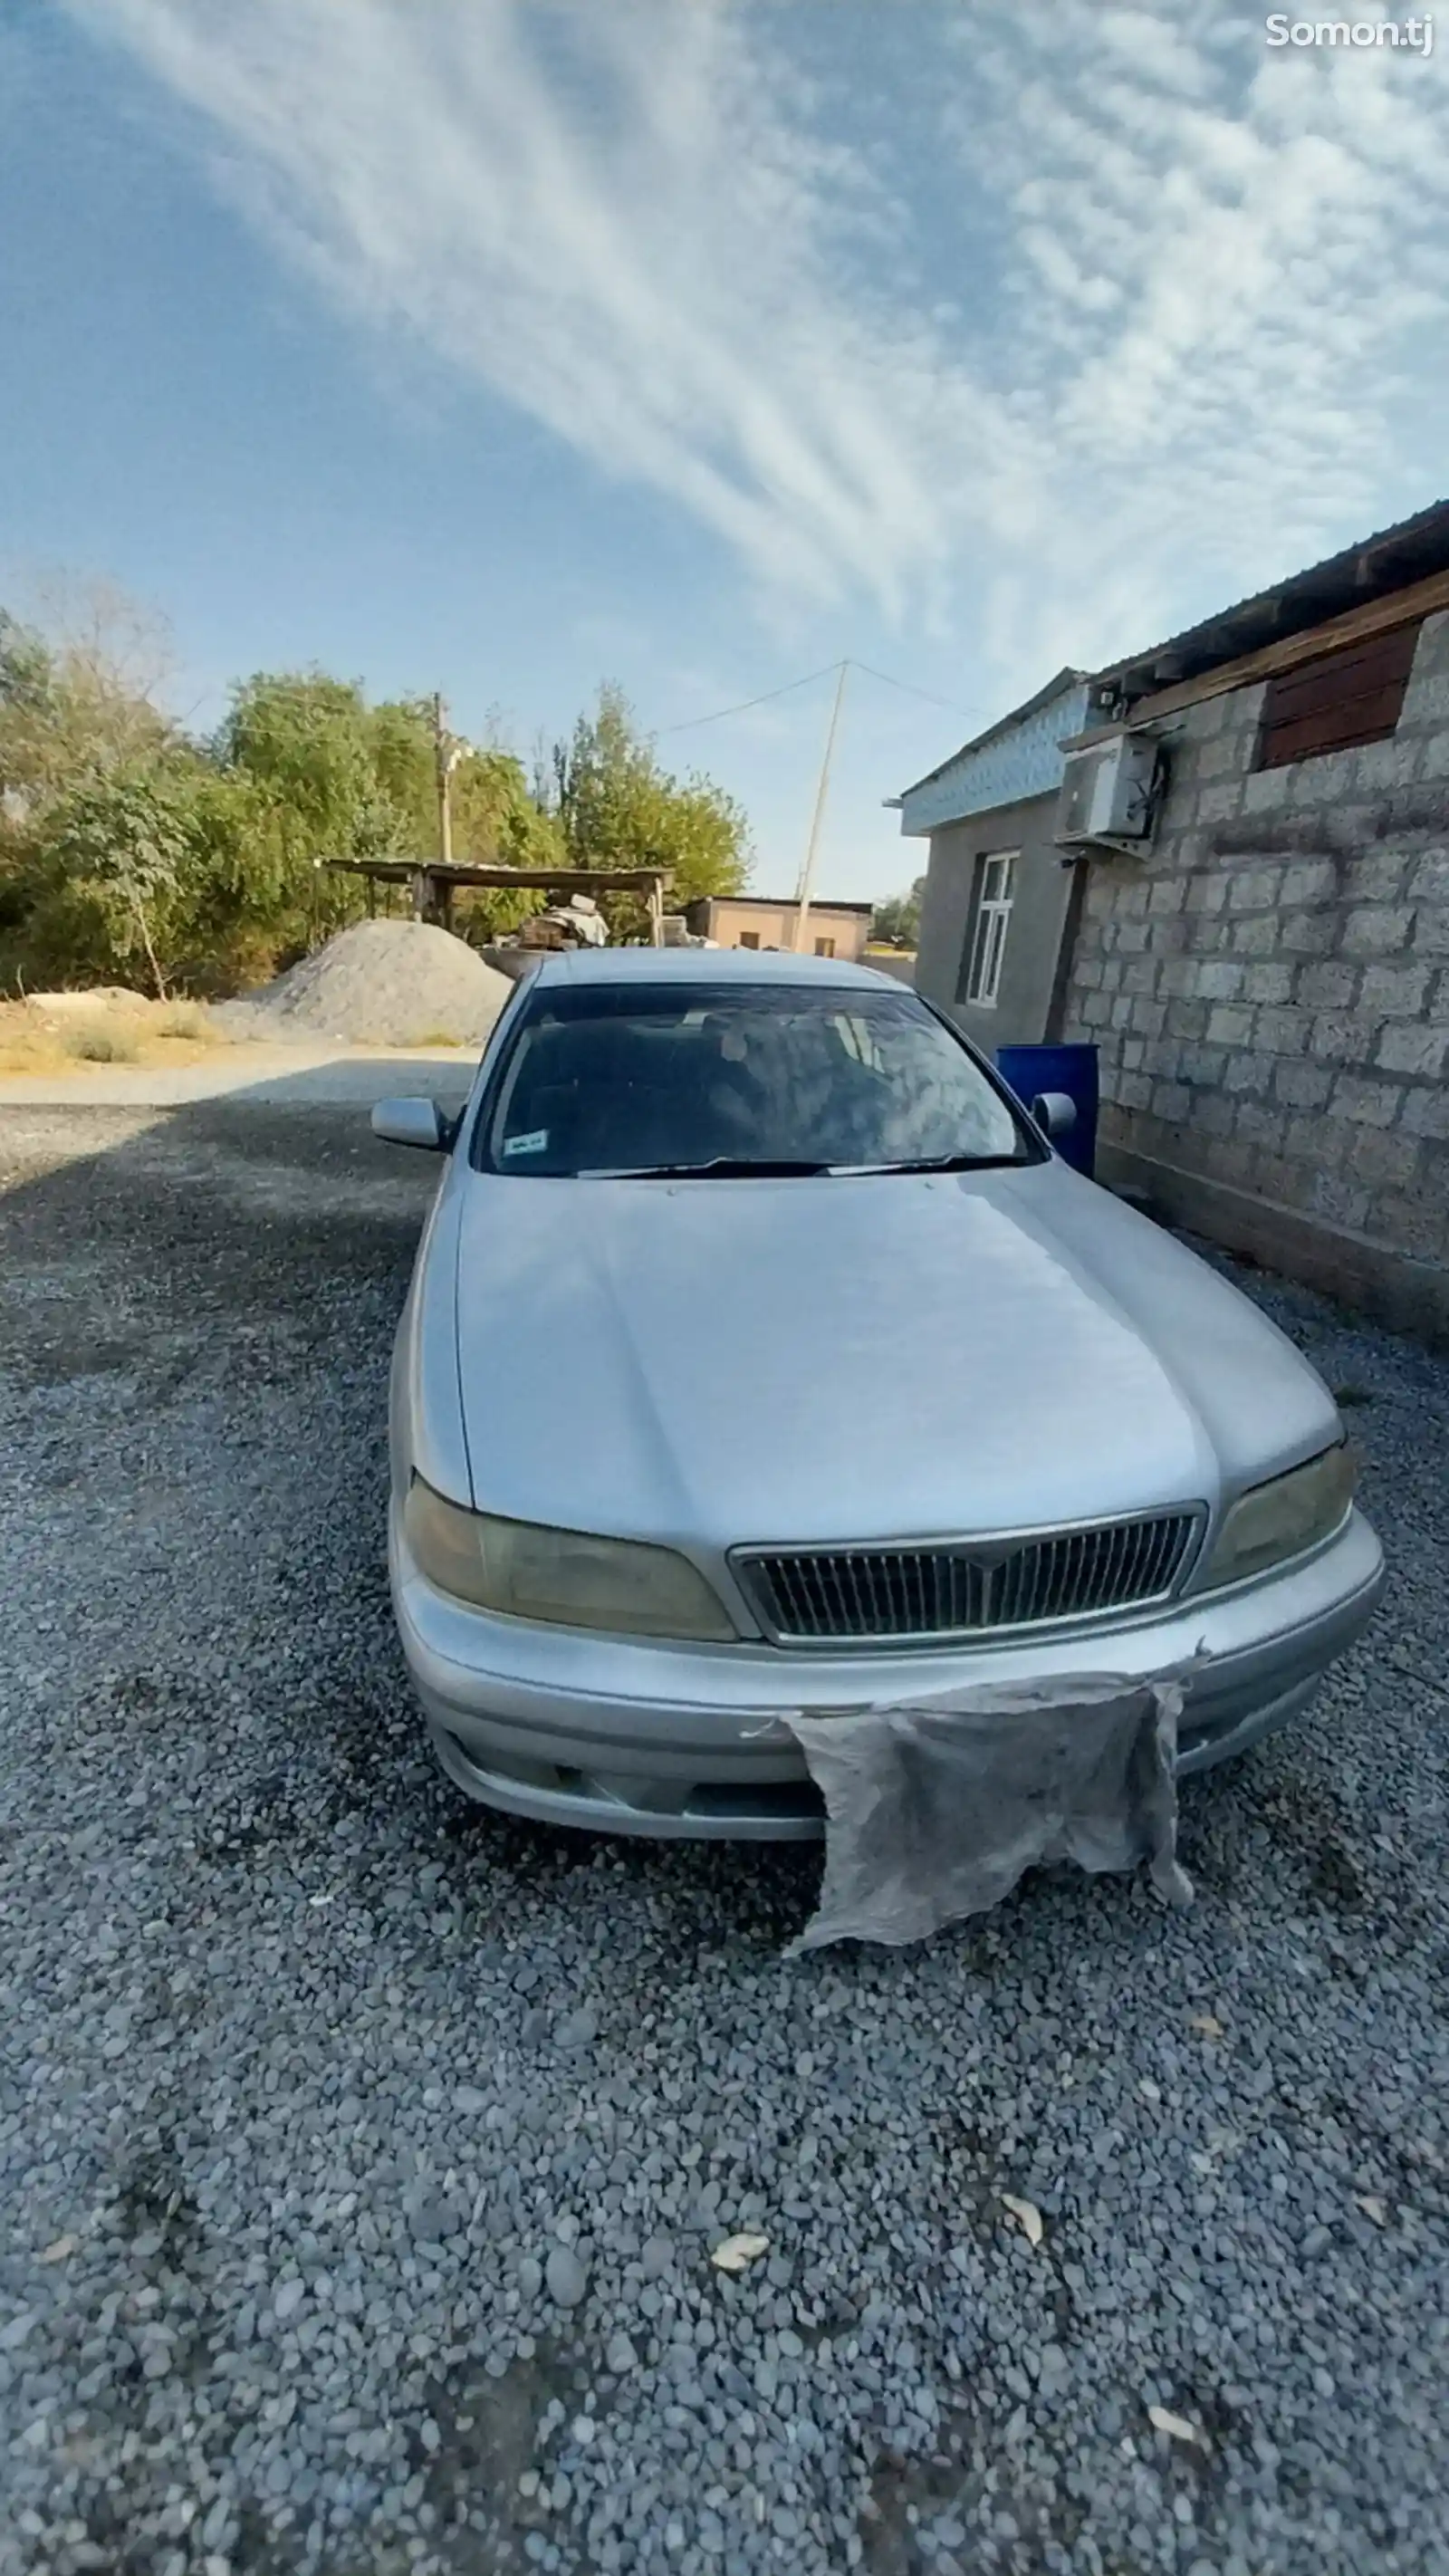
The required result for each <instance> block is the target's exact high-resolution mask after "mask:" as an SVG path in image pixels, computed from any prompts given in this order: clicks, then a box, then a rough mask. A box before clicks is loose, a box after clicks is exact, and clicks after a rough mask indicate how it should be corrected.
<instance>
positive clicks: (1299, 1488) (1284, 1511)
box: [1203, 1442, 1358, 1589]
mask: <svg viewBox="0 0 1449 2576" xmlns="http://www.w3.org/2000/svg"><path fill="white" fill-rule="evenodd" d="M1357 1482H1358V1468H1357V1462H1356V1460H1355V1459H1354V1456H1353V1453H1352V1451H1351V1450H1350V1449H1349V1448H1348V1446H1347V1444H1346V1443H1345V1442H1340V1443H1339V1446H1338V1447H1337V1448H1336V1449H1325V1450H1324V1452H1323V1454H1322V1456H1321V1457H1318V1458H1310V1459H1309V1461H1308V1464H1307V1466H1306V1467H1294V1468H1292V1469H1291V1470H1290V1472H1289V1473H1288V1474H1287V1475H1286V1476H1275V1477H1274V1478H1273V1480H1272V1482H1271V1484H1267V1485H1254V1486H1253V1487H1252V1488H1251V1490H1250V1491H1249V1492H1248V1493H1246V1494H1240V1495H1239V1497H1238V1499H1237V1501H1236V1502H1235V1503H1234V1504H1233V1505H1232V1508H1231V1509H1230V1511H1229V1513H1228V1516H1227V1518H1226V1520H1225V1521H1224V1522H1223V1525H1222V1528H1221V1529H1220V1530H1219V1532H1218V1537H1217V1545H1216V1546H1215V1547H1214V1549H1213V1552H1212V1555H1211V1557H1210V1558H1209V1560H1208V1567H1207V1572H1206V1573H1205V1574H1204V1576H1203V1584H1204V1586H1205V1587H1206V1588H1208V1589H1211V1588H1212V1587H1214V1586H1216V1585H1218V1584H1223V1583H1242V1582H1243V1581H1245V1579H1246V1578H1247V1576H1248V1575H1250V1574H1261V1573H1262V1572H1263V1571H1264V1568H1265V1567H1267V1566H1270V1565H1280V1564H1282V1563H1283V1562H1284V1561H1285V1560H1286V1559H1287V1558H1288V1557H1290V1556H1302V1555H1303V1554H1304V1553H1305V1552H1306V1550H1307V1549H1309V1548H1310V1547H1317V1545H1318V1544H1319V1541H1320V1540H1322V1539H1326V1538H1332V1536H1333V1533H1334V1531H1335V1530H1336V1529H1337V1528H1338V1526H1339V1524H1340V1522H1341V1521H1343V1520H1344V1519H1345V1518H1346V1516H1347V1513H1348V1508H1349V1505H1350V1503H1351V1502H1352V1501H1353V1492H1354V1486H1355V1485H1356V1484H1357Z"/></svg>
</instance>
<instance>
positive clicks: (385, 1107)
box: [372, 1100, 453, 1154]
mask: <svg viewBox="0 0 1449 2576" xmlns="http://www.w3.org/2000/svg"><path fill="white" fill-rule="evenodd" d="M372 1132H373V1134H374V1136H380V1137H381V1138H382V1141H383V1143H384V1144H385V1145H416V1146H418V1147H419V1148H420V1149H421V1151H422V1152H423V1153H425V1154H445V1153H446V1152H447V1151H448V1149H449V1147H450V1146H451V1144H452V1142H453V1123H452V1120H451V1119H449V1118H445V1117H444V1115H443V1112H442V1110H441V1109H440V1108H439V1107H438V1104H437V1102H436V1100H379V1101H378V1102H377V1103H376V1105H375V1107H374V1109H373V1113H372Z"/></svg>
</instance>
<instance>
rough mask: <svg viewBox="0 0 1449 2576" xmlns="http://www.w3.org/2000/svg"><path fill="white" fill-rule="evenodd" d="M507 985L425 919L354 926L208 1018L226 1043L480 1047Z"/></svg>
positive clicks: (470, 950)
mask: <svg viewBox="0 0 1449 2576" xmlns="http://www.w3.org/2000/svg"><path fill="white" fill-rule="evenodd" d="M510 989H511V987H510V983H509V979H508V977H507V976H506V975H500V974H499V972H498V970H497V968H496V967H494V966H489V965H487V964H485V962H484V960H483V959H482V958H481V957H480V956H479V955H478V953H477V951H476V949H473V948H470V947H469V946H468V944H467V942H466V940H462V939H455V938H454V937H453V934H452V932H451V931H448V930H439V929H437V928H436V927H435V926H434V925H433V924H432V923H431V922H425V921H360V922H358V923H357V924H356V925H355V926H354V927H353V928H352V929H351V930H342V931H339V932H338V934H337V937H336V938H335V939H329V940H328V942H327V944H326V946H325V948H319V949H318V950H317V951H316V953H315V955H313V956H311V957H304V958H303V959H302V960H301V962H300V964H299V965H296V966H289V967H288V969H287V972H286V974H285V975H279V976H278V977H277V980H276V982H275V983H274V984H268V985H265V986H264V987H263V989H262V990H261V991H260V992H258V993H249V994H248V995H247V996H246V998H245V1000H242V1001H237V1002H223V1003H220V1004H219V1005H218V1006H217V1009H216V1011H215V1013H214V1017H215V1018H216V1020H217V1021H218V1022H219V1024H220V1025H221V1027H222V1028H224V1029H226V1030H227V1031H228V1033H229V1034H230V1035H231V1036H233V1037H247V1038H262V1039H267V1038H271V1039H285V1038H308V1037H324V1038H341V1039H345V1040H346V1041H347V1042H348V1043H349V1044H351V1045H355V1046H422V1045H425V1044H427V1043H428V1042H429V1041H433V1040H436V1041H438V1042H439V1043H443V1044H448V1045H457V1046H481V1045H482V1043H483V1041H484V1039H485V1038H486V1037H487V1036H488V1035H489V1032H490V1031H491V1029H492V1027H493V1023H494V1021H495V1020H496V1019H497V1017H498V1014H499V1012H500V1011H501V1010H502V1008H503V1005H504V1003H505V1002H506V1001H507V999H508V996H509V992H510Z"/></svg>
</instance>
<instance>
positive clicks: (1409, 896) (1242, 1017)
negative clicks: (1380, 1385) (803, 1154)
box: [1064, 612, 1449, 1332]
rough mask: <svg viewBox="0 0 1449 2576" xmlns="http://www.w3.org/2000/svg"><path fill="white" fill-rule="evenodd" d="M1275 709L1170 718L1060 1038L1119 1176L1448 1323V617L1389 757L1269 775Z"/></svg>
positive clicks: (1289, 1266)
mask: <svg viewBox="0 0 1449 2576" xmlns="http://www.w3.org/2000/svg"><path fill="white" fill-rule="evenodd" d="M1262 696H1263V684H1262V683H1261V682H1259V683H1258V684H1257V685H1256V686H1252V687H1247V688H1240V689H1238V690H1235V691H1233V692H1231V693H1227V694H1224V695H1223V696H1220V697H1217V698H1210V699H1207V700H1205V701H1202V702H1200V703H1198V704H1196V705H1194V706H1192V707H1189V708H1187V709H1186V710H1185V711H1183V713H1182V714H1181V715H1180V716H1178V717H1175V718H1174V719H1173V720H1172V734H1173V738H1172V740H1171V741H1170V745H1169V752H1170V759H1171V772H1170V784H1169V789H1168V794H1167V799H1166V802H1165V805H1164V809H1163V817H1162V823H1161V826H1160V828H1159V832H1158V836H1157V839H1156V841H1155V843H1154V846H1153V848H1152V849H1151V851H1150V852H1149V853H1148V854H1147V856H1146V857H1145V858H1144V859H1142V860H1124V861H1122V862H1120V863H1119V862H1117V861H1101V860H1097V859H1093V860H1092V862H1091V864H1090V874H1089V879H1088V884H1087V888H1086V895H1085V902H1084V906H1083V913H1082V919H1081V923H1080V926H1079V931H1078V936H1077V940H1076V944H1075V949H1074V954H1073V959H1072V965H1071V974H1070V983H1069V991H1068V1004H1067V1025H1066V1029H1065V1032H1064V1033H1065V1034H1066V1035H1067V1036H1069V1037H1080V1038H1085V1039H1090V1040H1094V1041H1095V1042H1096V1043H1097V1045H1098V1046H1099V1048H1100V1050H1101V1063H1102V1092H1103V1103H1104V1106H1103V1115H1102V1130H1101V1134H1102V1146H1103V1151H1102V1157H1101V1170H1102V1174H1103V1177H1106V1178H1116V1179H1122V1180H1129V1181H1136V1182H1138V1183H1139V1184H1141V1185H1143V1186H1145V1187H1146V1188H1147V1189H1148V1190H1149V1192H1150V1193H1151V1194H1152V1196H1153V1197H1154V1198H1155V1199H1156V1201H1157V1203H1158V1204H1159V1205H1160V1206H1161V1207H1162V1208H1163V1210H1164V1213H1166V1214H1168V1215H1169V1216H1172V1217H1174V1218H1175V1219H1176V1220H1177V1221H1179V1222H1182V1223H1185V1224H1188V1225H1194V1226H1197V1227H1199V1228H1200V1229H1201V1230H1202V1231H1204V1232H1206V1233H1208V1234H1209V1235H1212V1236H1214V1237H1216V1238H1217V1239H1218V1240H1220V1241H1222V1242H1225V1243H1228V1244H1230V1245H1234V1246H1236V1247H1238V1248H1241V1249H1244V1250H1247V1251H1250V1252H1252V1253H1254V1254H1255V1255H1256V1256H1257V1257H1258V1258H1259V1259H1260V1260H1263V1261H1266V1262H1268V1263H1271V1264H1272V1265H1273V1266H1275V1267H1278V1268H1282V1269H1285V1270H1287V1271H1288V1272H1289V1273H1290V1274H1292V1275H1296V1276H1298V1277H1302V1278H1306V1279H1308V1280H1310V1281H1313V1282H1315V1283H1316V1284H1318V1285H1321V1286H1323V1287H1326V1288H1328V1289H1329V1290H1330V1291H1332V1292H1335V1293H1338V1294H1340V1295H1344V1296H1347V1297H1349V1298H1350V1299H1352V1300H1353V1301H1355V1302H1359V1303H1362V1304H1365V1305H1368V1306H1369V1307H1371V1308H1372V1309H1373V1310H1375V1311H1377V1312H1379V1313H1382V1314H1384V1315H1386V1316H1387V1317H1388V1318H1389V1320H1391V1321H1395V1322H1399V1323H1401V1324H1403V1325H1406V1326H1410V1327H1414V1328H1424V1327H1428V1328H1429V1329H1431V1330H1434V1331H1436V1332H1437V1331H1441V1330H1442V1331H1449V1081H1446V1065H1449V612H1446V613H1442V614H1440V615H1437V616H1434V617H1432V618H1428V619H1426V620H1425V622H1424V625H1423V628H1422V629H1421V632H1420V637H1419V643H1418V647H1417V650H1416V653H1415V658H1414V664H1413V669H1412V672H1411V675H1410V678H1409V682H1408V687H1407V690H1406V693H1405V698H1404V706H1403V711H1402V714H1401V716H1400V719H1399V724H1398V728H1397V731H1396V733H1395V734H1394V736H1393V737H1392V739H1390V740H1388V741H1384V742H1378V743H1373V744H1369V745H1367V746H1365V747H1363V748H1361V749H1358V750H1354V751H1343V752H1334V753H1330V754H1327V755H1325V756H1322V757H1319V758H1315V759H1310V760H1304V761H1299V762H1297V763H1295V764H1293V765H1291V766H1285V767H1282V768H1277V769H1270V770H1265V771H1262V772H1258V773H1254V771H1253V769H1252V760H1253V754H1254V748H1255V742H1256V735H1257V726H1258V716H1259V709H1260V706H1261V703H1262Z"/></svg>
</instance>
